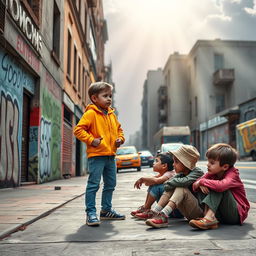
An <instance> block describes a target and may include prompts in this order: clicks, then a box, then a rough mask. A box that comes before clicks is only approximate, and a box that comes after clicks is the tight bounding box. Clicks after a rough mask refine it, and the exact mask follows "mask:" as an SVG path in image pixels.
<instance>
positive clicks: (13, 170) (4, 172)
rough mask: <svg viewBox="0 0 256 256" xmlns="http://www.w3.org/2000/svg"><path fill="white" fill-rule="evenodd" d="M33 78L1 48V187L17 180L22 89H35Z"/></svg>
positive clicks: (18, 178)
mask: <svg viewBox="0 0 256 256" xmlns="http://www.w3.org/2000/svg"><path fill="white" fill-rule="evenodd" d="M34 87H35V81H34V79H33V77H32V76H31V75H30V74H29V73H27V72H26V71H25V70H24V69H23V68H22V66H21V65H20V64H19V63H17V62H16V61H15V59H14V58H13V57H12V56H11V55H9V54H8V53H7V52H5V51H4V50H2V49H1V48H0V187H1V188H2V187H12V186H18V185H19V182H20V165H21V137H22V104H23V88H26V89H27V90H29V91H30V92H31V93H33V92H34Z"/></svg>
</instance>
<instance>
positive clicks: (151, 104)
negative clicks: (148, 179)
mask: <svg viewBox="0 0 256 256" xmlns="http://www.w3.org/2000/svg"><path fill="white" fill-rule="evenodd" d="M162 85H164V78H163V71H162V69H160V68H159V69H158V70H150V71H148V73H147V79H146V80H145V82H144V87H143V98H142V103H141V106H142V148H144V149H149V150H151V151H152V152H153V136H154V134H155V133H156V132H157V131H158V129H159V125H158V122H159V106H158V101H157V98H156V96H157V95H158V90H159V88H160V86H162Z"/></svg>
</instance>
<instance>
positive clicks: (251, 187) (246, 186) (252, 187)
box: [244, 184, 256, 189]
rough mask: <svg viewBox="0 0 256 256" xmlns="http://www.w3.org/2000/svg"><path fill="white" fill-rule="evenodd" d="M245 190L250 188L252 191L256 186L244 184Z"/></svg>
mask: <svg viewBox="0 0 256 256" xmlns="http://www.w3.org/2000/svg"><path fill="white" fill-rule="evenodd" d="M244 187H245V188H250V189H256V185H248V184H244Z"/></svg>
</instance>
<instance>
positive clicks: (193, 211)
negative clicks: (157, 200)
mask: <svg viewBox="0 0 256 256" xmlns="http://www.w3.org/2000/svg"><path fill="white" fill-rule="evenodd" d="M161 199H162V197H161ZM163 202H165V201H164V200H163ZM176 208H178V209H179V210H180V212H181V213H182V214H183V215H184V216H185V217H186V218H187V219H188V220H190V219H192V218H198V217H202V216H203V210H202V209H201V208H200V206H199V204H198V201H197V199H196V197H195V196H194V195H193V194H192V193H191V192H190V190H189V189H187V188H182V187H177V188H176V189H175V190H174V191H173V192H172V195H171V197H170V199H169V202H168V203H167V205H166V206H165V207H164V208H163V209H162V210H161V213H160V214H159V216H156V217H155V218H153V219H149V220H147V221H146V224H147V225H149V226H153V227H156V228H159V227H167V226H168V216H169V215H170V214H171V213H172V211H173V210H174V209H176Z"/></svg>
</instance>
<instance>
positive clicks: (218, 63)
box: [214, 53, 224, 71]
mask: <svg viewBox="0 0 256 256" xmlns="http://www.w3.org/2000/svg"><path fill="white" fill-rule="evenodd" d="M223 68H224V56H223V55H222V54H218V53H215V54H214V71H216V70H219V69H223Z"/></svg>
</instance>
